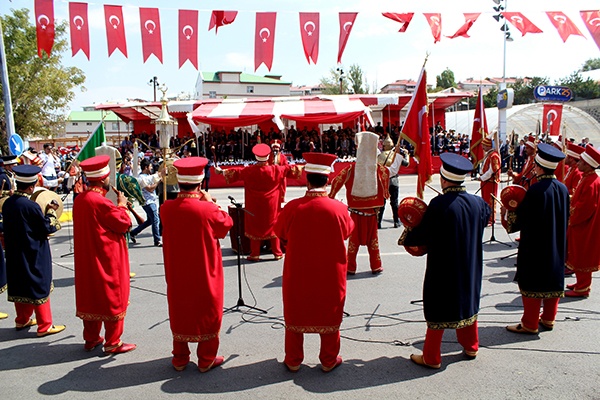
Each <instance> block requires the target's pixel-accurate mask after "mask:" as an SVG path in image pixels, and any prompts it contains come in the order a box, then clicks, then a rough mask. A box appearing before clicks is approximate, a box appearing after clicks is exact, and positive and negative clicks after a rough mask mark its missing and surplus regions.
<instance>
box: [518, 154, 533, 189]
mask: <svg viewBox="0 0 600 400" xmlns="http://www.w3.org/2000/svg"><path fill="white" fill-rule="evenodd" d="M534 158H535V155H532V156H529V157H527V160H525V164H524V165H523V169H522V170H521V173H520V174H516V175H513V183H514V184H515V185H521V186H523V187H524V188H525V189H529V186H531V185H533V184H534V183H536V182H537V178H536V177H535V171H534V167H535V163H534V161H533V159H534Z"/></svg>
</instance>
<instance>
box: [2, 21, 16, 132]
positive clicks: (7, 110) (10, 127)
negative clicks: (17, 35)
mask: <svg viewBox="0 0 600 400" xmlns="http://www.w3.org/2000/svg"><path fill="white" fill-rule="evenodd" d="M0 73H1V74H0V79H1V81H2V96H3V99H4V114H5V115H6V142H7V143H8V139H9V138H10V136H11V135H13V134H15V120H14V117H13V109H12V100H11V98H10V85H9V82H8V66H7V65H6V53H5V52H4V34H3V33H2V22H1V21H0Z"/></svg>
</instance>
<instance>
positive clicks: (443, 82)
mask: <svg viewBox="0 0 600 400" xmlns="http://www.w3.org/2000/svg"><path fill="white" fill-rule="evenodd" d="M435 81H436V90H437V91H440V90H443V89H448V88H451V87H456V82H455V81H454V72H452V71H451V70H450V68H446V69H445V70H444V71H442V73H441V74H439V75H437V76H436V77H435Z"/></svg>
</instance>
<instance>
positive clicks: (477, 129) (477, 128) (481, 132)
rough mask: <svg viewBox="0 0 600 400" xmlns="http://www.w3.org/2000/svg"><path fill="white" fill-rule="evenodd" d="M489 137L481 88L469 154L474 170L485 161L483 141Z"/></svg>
mask: <svg viewBox="0 0 600 400" xmlns="http://www.w3.org/2000/svg"><path fill="white" fill-rule="evenodd" d="M487 135H488V127H487V118H486V117H485V107H484V106H483V91H482V90H481V86H479V94H478V95H477V106H476V108H475V115H474V118H473V130H472V131H471V146H470V149H469V153H470V154H471V159H472V160H473V168H477V166H478V165H479V163H480V162H481V161H482V160H483V145H482V144H481V141H482V140H483V138H484V137H487Z"/></svg>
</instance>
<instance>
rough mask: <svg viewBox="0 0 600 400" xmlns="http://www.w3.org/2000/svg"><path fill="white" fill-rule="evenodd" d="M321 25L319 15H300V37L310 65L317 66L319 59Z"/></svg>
mask: <svg viewBox="0 0 600 400" xmlns="http://www.w3.org/2000/svg"><path fill="white" fill-rule="evenodd" d="M319 25H320V24H319V13H300V36H301V37H302V47H303V48H304V55H305V56H306V61H308V63H309V64H310V62H311V61H312V62H313V64H316V63H317V59H318V58H319V32H320V26H319Z"/></svg>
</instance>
